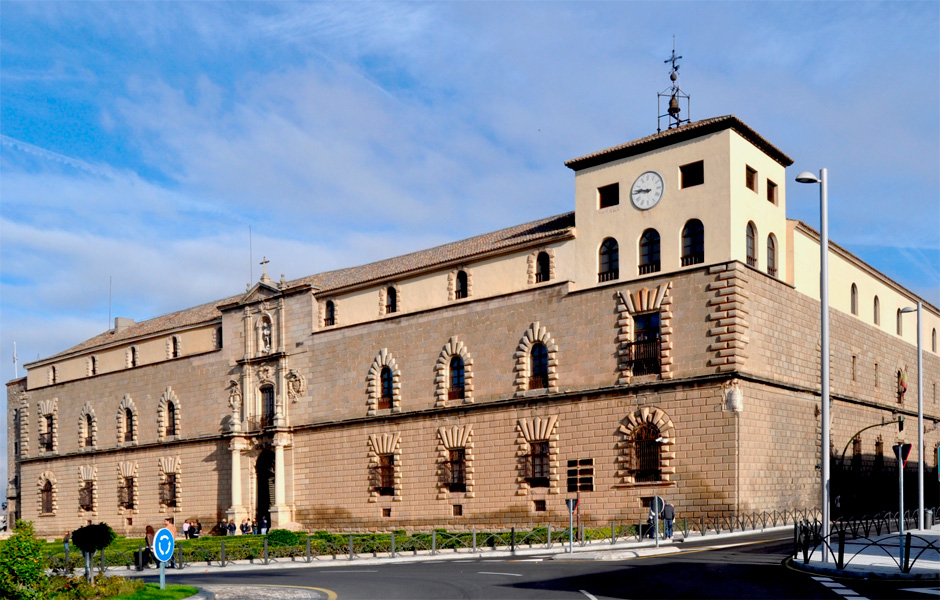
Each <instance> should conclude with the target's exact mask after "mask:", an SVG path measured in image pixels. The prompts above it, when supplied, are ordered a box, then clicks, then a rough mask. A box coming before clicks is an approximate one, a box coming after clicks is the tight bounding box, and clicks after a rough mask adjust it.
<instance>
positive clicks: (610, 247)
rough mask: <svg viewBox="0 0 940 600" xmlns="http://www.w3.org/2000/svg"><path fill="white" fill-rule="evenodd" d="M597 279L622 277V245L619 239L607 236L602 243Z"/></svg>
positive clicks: (604, 279)
mask: <svg viewBox="0 0 940 600" xmlns="http://www.w3.org/2000/svg"><path fill="white" fill-rule="evenodd" d="M598 258H599V259H600V260H599V263H600V264H599V269H598V272H597V281H598V282H603V281H612V280H614V279H618V278H619V277H620V246H618V245H617V240H615V239H614V238H607V239H606V240H604V242H603V243H602V244H601V250H600V255H599V257H598Z"/></svg>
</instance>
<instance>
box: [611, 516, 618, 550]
mask: <svg viewBox="0 0 940 600" xmlns="http://www.w3.org/2000/svg"><path fill="white" fill-rule="evenodd" d="M616 543H617V529H616V525H615V524H614V522H613V521H611V522H610V545H611V546H613V545H614V544H616Z"/></svg>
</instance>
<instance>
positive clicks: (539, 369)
mask: <svg viewBox="0 0 940 600" xmlns="http://www.w3.org/2000/svg"><path fill="white" fill-rule="evenodd" d="M530 359H531V361H532V362H531V374H530V376H529V389H530V390H536V389H542V388H547V387H548V348H546V347H545V344H543V343H542V342H537V343H535V344H532V352H531V354H530Z"/></svg>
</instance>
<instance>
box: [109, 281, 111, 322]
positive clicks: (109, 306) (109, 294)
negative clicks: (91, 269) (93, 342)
mask: <svg viewBox="0 0 940 600" xmlns="http://www.w3.org/2000/svg"><path fill="white" fill-rule="evenodd" d="M110 328H111V276H110V275H108V329H110Z"/></svg>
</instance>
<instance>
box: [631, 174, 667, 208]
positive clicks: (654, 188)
mask: <svg viewBox="0 0 940 600" xmlns="http://www.w3.org/2000/svg"><path fill="white" fill-rule="evenodd" d="M663 187H664V186H663V176H662V175H660V174H659V173H657V172H656V171H647V172H646V173H643V174H642V175H640V176H639V177H637V178H636V181H634V182H633V187H632V188H630V200H631V201H632V202H633V206H635V207H637V208H639V209H640V210H649V209H651V208H653V207H654V206H656V204H657V203H659V200H660V198H662V197H663Z"/></svg>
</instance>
